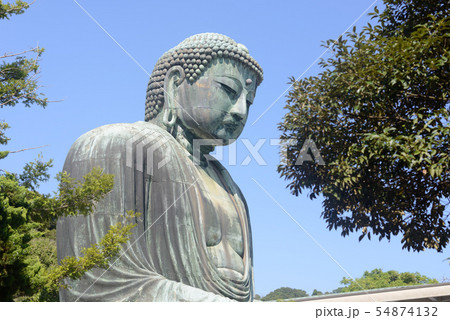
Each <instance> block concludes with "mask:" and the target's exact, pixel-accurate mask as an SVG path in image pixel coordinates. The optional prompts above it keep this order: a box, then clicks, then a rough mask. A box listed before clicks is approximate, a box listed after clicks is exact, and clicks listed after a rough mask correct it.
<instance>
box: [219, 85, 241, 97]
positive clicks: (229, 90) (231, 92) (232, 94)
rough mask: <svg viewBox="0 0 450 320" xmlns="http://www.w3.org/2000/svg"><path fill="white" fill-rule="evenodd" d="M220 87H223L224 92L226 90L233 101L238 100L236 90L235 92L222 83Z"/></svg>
mask: <svg viewBox="0 0 450 320" xmlns="http://www.w3.org/2000/svg"><path fill="white" fill-rule="evenodd" d="M220 86H221V87H222V89H223V90H225V92H226V93H228V95H229V96H230V97H231V98H232V99H236V96H237V92H236V90H234V89H233V88H231V87H230V86H228V85H226V84H224V83H220Z"/></svg>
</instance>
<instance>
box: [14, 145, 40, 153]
mask: <svg viewBox="0 0 450 320" xmlns="http://www.w3.org/2000/svg"><path fill="white" fill-rule="evenodd" d="M44 147H48V144H46V145H44V146H39V147H32V148H25V149H20V150H16V151H10V152H9V153H18V152H22V151H27V150H33V149H39V148H44Z"/></svg>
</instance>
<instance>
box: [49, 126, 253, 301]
mask: <svg viewBox="0 0 450 320" xmlns="http://www.w3.org/2000/svg"><path fill="white" fill-rule="evenodd" d="M203 165H207V166H210V169H213V170H214V171H215V172H217V173H218V176H220V181H219V182H218V183H219V184H220V185H221V187H222V188H224V190H226V192H227V194H228V196H229V198H230V200H231V201H230V203H232V204H233V206H234V209H235V210H236V212H237V214H238V216H239V220H240V224H241V227H242V235H243V236H242V237H243V246H244V253H243V257H242V259H243V263H244V272H243V276H242V278H240V279H231V278H227V277H226V276H225V275H224V274H222V273H220V272H219V270H218V268H217V267H216V265H215V264H214V263H213V260H212V259H211V257H210V255H209V253H208V250H207V245H206V239H205V234H206V226H205V215H206V214H211V213H212V214H217V215H220V214H221V212H220V206H217V205H215V203H214V201H212V199H211V197H210V196H209V195H208V188H207V185H206V183H205V181H204V178H202V175H201V174H200V173H199V167H198V164H196V163H195V162H194V161H193V160H192V156H191V155H190V154H189V153H188V152H187V151H186V149H185V148H183V147H182V146H181V144H180V143H178V142H177V141H176V140H175V139H174V137H173V136H172V135H171V134H169V133H168V132H167V131H166V130H164V129H162V128H160V127H158V126H156V125H154V124H151V123H148V122H136V123H133V124H112V125H106V126H103V127H99V128H96V129H94V130H92V131H90V132H88V133H86V134H84V135H82V136H81V137H80V138H79V139H78V140H77V141H76V142H75V143H74V144H73V145H72V147H71V149H70V151H69V153H68V155H67V158H66V162H65V164H64V170H65V171H67V172H69V173H70V175H71V176H72V177H74V178H76V179H82V177H83V176H84V175H85V174H87V173H88V172H89V171H90V170H91V169H92V168H93V167H101V168H104V170H105V173H110V174H113V175H114V188H113V190H112V192H110V193H109V194H108V195H106V197H105V198H104V199H102V200H101V201H100V202H99V203H98V204H97V206H96V208H95V211H94V212H93V213H92V214H90V215H88V216H75V217H63V218H60V219H59V220H58V223H57V252H58V260H59V261H60V260H61V259H63V258H64V257H67V256H75V257H78V256H80V255H81V250H82V248H85V247H88V246H90V245H91V244H93V243H98V242H99V241H100V239H101V238H102V236H103V235H105V234H106V232H107V231H108V228H109V226H111V225H113V224H115V223H117V222H119V221H122V222H123V223H126V221H127V220H126V218H125V217H124V213H125V212H126V211H128V210H133V211H135V212H140V213H142V214H141V215H140V216H138V217H136V218H134V223H136V224H137V226H136V227H135V228H133V229H132V236H131V239H130V241H129V243H127V244H126V245H125V246H124V248H123V250H122V252H121V253H120V255H121V256H120V258H119V259H118V260H117V261H115V262H114V261H113V262H114V263H112V265H111V266H110V268H109V269H107V270H106V271H105V270H103V269H93V270H91V271H89V272H87V273H86V274H85V275H84V276H83V277H82V279H80V280H75V281H73V280H67V284H68V285H69V287H68V289H63V290H61V291H60V299H61V301H232V300H237V301H251V300H252V297H253V265H252V243H251V229H250V222H249V216H248V208H247V205H246V202H245V199H244V197H243V195H242V193H241V191H240V190H239V188H238V186H237V185H236V184H235V183H234V181H233V180H232V179H231V177H230V175H229V174H228V172H227V171H226V169H225V168H224V167H223V166H222V165H221V164H220V163H219V162H218V161H215V160H208V161H207V163H206V164H203ZM234 209H233V210H234ZM230 299H231V300H230Z"/></svg>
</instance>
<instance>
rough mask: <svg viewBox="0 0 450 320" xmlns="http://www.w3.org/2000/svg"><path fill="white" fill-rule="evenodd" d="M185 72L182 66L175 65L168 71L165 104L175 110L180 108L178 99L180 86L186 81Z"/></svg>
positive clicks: (165, 81)
mask: <svg viewBox="0 0 450 320" xmlns="http://www.w3.org/2000/svg"><path fill="white" fill-rule="evenodd" d="M184 78H185V73H184V70H183V68H182V67H181V66H173V67H172V68H170V69H169V70H168V71H167V73H166V78H165V79H164V102H165V103H164V105H165V107H166V108H167V109H170V110H172V111H175V109H177V108H179V107H180V106H179V105H178V103H177V101H176V99H177V95H178V86H179V85H180V84H181V83H182V82H183V81H184Z"/></svg>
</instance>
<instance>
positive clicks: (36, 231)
mask: <svg viewBox="0 0 450 320" xmlns="http://www.w3.org/2000/svg"><path fill="white" fill-rule="evenodd" d="M27 166H28V168H32V170H34V169H35V168H36V167H41V168H42V167H45V168H48V167H49V166H51V163H50V162H46V163H43V162H41V161H39V160H37V161H36V162H35V163H34V164H28V165H27ZM23 176H25V179H23V178H21V177H23ZM28 177H29V176H28V175H23V174H22V175H14V174H9V173H6V174H4V175H1V176H0V221H1V224H0V288H1V290H0V292H1V293H0V300H1V301H10V300H12V299H13V298H14V297H15V296H27V297H28V299H31V300H35V299H40V300H42V299H44V298H45V297H48V296H49V294H50V292H52V295H51V296H52V297H55V296H56V292H57V291H56V289H55V288H56V287H55V286H56V284H58V283H59V282H60V281H61V280H62V279H63V278H65V277H67V276H69V277H71V278H74V279H77V278H79V276H80V275H81V274H82V273H84V272H85V271H86V270H89V269H91V268H93V267H104V266H105V265H106V264H107V263H108V262H109V261H110V259H112V258H113V257H115V256H116V255H117V253H118V250H119V249H120V244H123V243H124V242H126V239H127V235H128V234H129V230H130V229H131V228H132V227H134V225H133V224H126V225H122V224H117V225H114V226H112V227H111V229H110V230H109V232H108V233H107V235H106V236H105V237H104V238H103V239H102V240H101V242H100V243H99V244H98V245H95V246H94V247H92V248H89V249H85V251H84V257H82V258H79V260H77V259H75V258H68V259H67V261H65V260H63V261H62V262H61V264H62V265H61V267H56V266H55V260H54V258H55V251H56V247H55V246H54V244H55V242H54V241H55V239H54V231H53V230H54V229H55V223H56V219H57V218H58V217H59V216H63V215H77V214H84V215H86V214H89V213H91V210H92V209H93V208H94V206H95V203H96V202H97V201H99V200H100V199H101V198H102V197H103V196H104V195H105V194H106V193H108V192H109V191H110V190H111V189H112V187H113V176H112V175H109V174H104V173H103V172H102V170H101V169H100V168H94V169H93V170H92V171H91V172H90V173H89V174H87V175H86V176H85V177H84V181H83V183H82V182H79V181H74V180H72V179H70V178H69V177H68V175H67V174H61V175H60V176H59V178H58V179H59V181H60V184H59V191H58V193H57V194H55V195H54V196H50V195H48V194H40V193H39V192H37V191H35V190H34V186H33V185H32V186H31V187H30V185H29V183H30V180H29V179H28ZM47 179H48V178H47ZM42 180H45V179H44V178H43V179H42ZM87 190H88V191H87ZM69 205H70V207H69ZM41 245H45V246H48V245H51V248H52V249H51V250H50V249H49V250H50V251H48V250H47V249H48V248H49V247H47V249H46V247H41ZM51 257H53V258H51ZM52 272H53V273H52ZM43 294H46V295H45V296H43ZM22 300H23V298H22Z"/></svg>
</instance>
